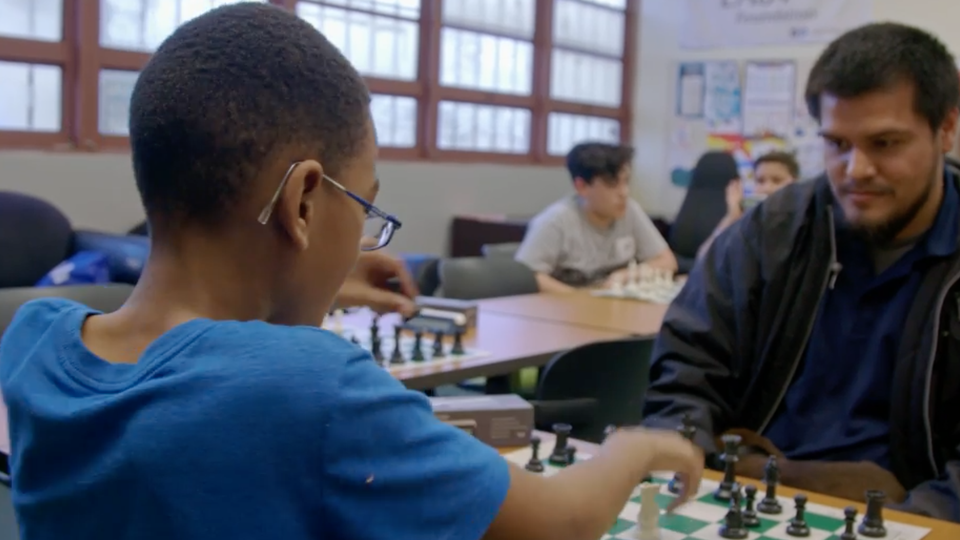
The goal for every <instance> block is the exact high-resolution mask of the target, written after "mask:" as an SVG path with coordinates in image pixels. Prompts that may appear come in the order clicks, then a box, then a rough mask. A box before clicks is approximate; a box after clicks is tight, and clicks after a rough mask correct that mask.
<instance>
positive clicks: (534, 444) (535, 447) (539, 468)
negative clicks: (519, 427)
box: [525, 436, 544, 473]
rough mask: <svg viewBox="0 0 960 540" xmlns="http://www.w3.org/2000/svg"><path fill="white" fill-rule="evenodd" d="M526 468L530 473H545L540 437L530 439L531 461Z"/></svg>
mask: <svg viewBox="0 0 960 540" xmlns="http://www.w3.org/2000/svg"><path fill="white" fill-rule="evenodd" d="M525 468H526V469H527V470H528V471H530V472H535V473H541V472H543V469H544V467H543V462H542V461H540V437H536V436H534V437H530V461H528V462H527V465H526V467H525Z"/></svg>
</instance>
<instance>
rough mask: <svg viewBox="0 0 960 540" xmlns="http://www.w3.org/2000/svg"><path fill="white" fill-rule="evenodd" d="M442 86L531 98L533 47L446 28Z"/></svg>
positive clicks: (443, 34) (443, 45) (442, 51)
mask: <svg viewBox="0 0 960 540" xmlns="http://www.w3.org/2000/svg"><path fill="white" fill-rule="evenodd" d="M440 84H442V85H443V86H453V87H457V88H468V89H472V90H486V91H489V92H499V93H503V94H518V95H530V92H531V91H532V89H531V85H532V84H533V44H532V43H529V42H526V41H517V40H515V39H510V38H505V37H498V36H491V35H489V34H479V33H477V32H468V31H466V30H455V29H453V28H444V29H443V33H442V36H441V40H440Z"/></svg>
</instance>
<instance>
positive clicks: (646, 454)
mask: <svg viewBox="0 0 960 540" xmlns="http://www.w3.org/2000/svg"><path fill="white" fill-rule="evenodd" d="M607 440H608V442H607V443H604V446H606V445H607V444H612V445H616V446H621V445H628V446H631V447H632V452H630V453H629V454H628V455H632V456H634V458H635V459H638V460H641V462H642V464H641V468H642V469H643V470H642V471H641V475H640V476H641V477H645V476H647V475H649V474H650V473H652V472H654V471H674V472H676V473H677V474H678V475H679V476H680V479H681V481H682V483H683V489H682V490H681V492H680V493H679V494H678V495H677V498H676V499H674V500H673V501H672V502H671V503H670V506H669V507H667V511H668V512H670V511H673V509H675V508H676V507H678V506H680V505H681V504H683V503H684V502H686V501H687V500H688V499H689V498H690V497H691V496H693V495H695V494H696V493H697V490H699V489H700V481H701V480H702V478H703V467H704V457H703V451H702V450H701V449H700V448H699V447H698V446H696V445H695V444H693V443H691V442H690V441H688V440H686V439H684V438H683V437H682V436H681V435H680V434H679V433H677V432H675V431H660V430H646V429H625V430H621V431H617V432H615V433H614V434H613V435H611V436H610V437H609V438H608V439H607ZM644 458H645V459H644Z"/></svg>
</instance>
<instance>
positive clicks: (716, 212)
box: [668, 152, 740, 274]
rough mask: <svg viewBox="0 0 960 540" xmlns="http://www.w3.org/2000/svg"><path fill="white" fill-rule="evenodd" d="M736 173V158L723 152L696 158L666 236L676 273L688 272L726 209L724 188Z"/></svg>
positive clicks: (738, 172)
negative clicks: (681, 202)
mask: <svg viewBox="0 0 960 540" xmlns="http://www.w3.org/2000/svg"><path fill="white" fill-rule="evenodd" d="M739 175H740V171H739V170H738V169H737V162H736V160H734V159H733V156H731V155H730V154H728V153H726V152H707V153H706V154H704V155H703V156H701V157H700V159H699V160H698V161H697V165H696V167H694V169H693V177H692V179H691V181H690V187H689V188H687V194H686V196H685V197H684V199H683V204H682V205H681V206H680V211H679V212H678V213H677V217H676V219H675V220H674V221H673V223H672V224H671V226H670V236H669V238H668V242H669V244H670V249H672V250H673V253H674V255H676V257H677V263H678V264H679V267H680V268H679V273H681V274H686V273H689V272H690V270H691V269H692V268H693V265H694V263H695V262H696V259H697V250H698V249H700V246H701V245H703V243H704V242H705V241H706V240H707V238H709V237H710V235H711V234H713V230H714V229H715V228H716V227H717V224H718V223H720V220H721V219H723V216H724V215H725V214H726V213H727V202H726V195H725V193H724V190H726V188H727V185H728V184H729V183H730V181H731V180H733V179H735V178H737V177H738V176H739Z"/></svg>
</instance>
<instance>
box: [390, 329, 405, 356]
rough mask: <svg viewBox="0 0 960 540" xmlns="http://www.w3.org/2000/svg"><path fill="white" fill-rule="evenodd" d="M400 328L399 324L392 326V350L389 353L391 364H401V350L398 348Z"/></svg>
mask: <svg viewBox="0 0 960 540" xmlns="http://www.w3.org/2000/svg"><path fill="white" fill-rule="evenodd" d="M401 331H402V329H401V328H400V327H399V326H394V327H393V352H392V353H391V354H390V363H391V364H402V363H404V360H403V351H402V350H401V349H400V332H401Z"/></svg>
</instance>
